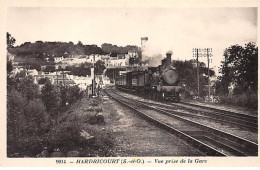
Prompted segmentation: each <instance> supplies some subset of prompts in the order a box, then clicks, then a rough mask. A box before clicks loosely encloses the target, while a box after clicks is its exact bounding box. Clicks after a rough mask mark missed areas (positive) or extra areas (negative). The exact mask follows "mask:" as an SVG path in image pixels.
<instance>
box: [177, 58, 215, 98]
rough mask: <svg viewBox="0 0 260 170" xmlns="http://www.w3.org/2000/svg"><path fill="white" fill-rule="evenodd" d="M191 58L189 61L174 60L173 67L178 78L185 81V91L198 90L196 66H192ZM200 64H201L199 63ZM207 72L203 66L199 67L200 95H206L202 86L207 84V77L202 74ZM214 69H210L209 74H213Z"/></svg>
mask: <svg viewBox="0 0 260 170" xmlns="http://www.w3.org/2000/svg"><path fill="white" fill-rule="evenodd" d="M192 63H193V60H190V61H175V62H174V67H176V70H177V72H178V74H179V80H180V81H181V82H185V85H186V87H185V89H186V90H187V91H193V92H197V91H198V90H197V89H198V76H197V68H195V67H194V66H193V64H192ZM200 65H203V64H202V63H200ZM203 74H205V75H207V74H208V69H207V68H205V67H199V83H200V92H199V94H200V95H206V91H205V89H204V88H203V87H205V85H207V84H208V77H205V76H203ZM214 74H215V73H214V71H213V70H210V76H212V75H214Z"/></svg>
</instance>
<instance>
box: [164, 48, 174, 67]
mask: <svg viewBox="0 0 260 170" xmlns="http://www.w3.org/2000/svg"><path fill="white" fill-rule="evenodd" d="M171 62H172V51H168V52H167V53H166V58H165V59H164V61H163V65H164V66H165V68H166V67H169V66H170V65H171Z"/></svg>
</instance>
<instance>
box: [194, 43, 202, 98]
mask: <svg viewBox="0 0 260 170" xmlns="http://www.w3.org/2000/svg"><path fill="white" fill-rule="evenodd" d="M192 51H193V57H196V60H197V78H198V96H200V75H199V49H198V48H194V49H193V50H192Z"/></svg>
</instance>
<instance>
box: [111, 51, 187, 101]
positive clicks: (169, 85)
mask: <svg viewBox="0 0 260 170" xmlns="http://www.w3.org/2000/svg"><path fill="white" fill-rule="evenodd" d="M171 55H172V53H171V52H167V53H166V58H165V59H163V60H161V65H159V66H157V67H139V68H136V69H132V70H127V71H123V72H121V73H120V74H119V76H117V77H116V80H115V85H116V87H117V88H118V89H119V90H123V91H129V92H132V93H135V94H138V95H141V96H143V97H148V98H151V99H154V100H160V101H166V100H167V101H173V102H179V101H180V100H181V98H180V93H181V92H182V90H183V88H182V86H181V85H180V80H179V75H178V72H177V70H176V68H174V67H173V65H172V61H171Z"/></svg>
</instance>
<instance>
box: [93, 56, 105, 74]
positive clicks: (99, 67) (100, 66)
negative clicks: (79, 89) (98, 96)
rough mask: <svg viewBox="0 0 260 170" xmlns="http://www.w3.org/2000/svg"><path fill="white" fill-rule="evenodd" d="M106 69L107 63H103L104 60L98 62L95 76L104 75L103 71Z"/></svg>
mask: <svg viewBox="0 0 260 170" xmlns="http://www.w3.org/2000/svg"><path fill="white" fill-rule="evenodd" d="M105 69H106V67H105V62H104V61H102V60H98V61H97V62H96V63H95V74H97V75H101V74H103V71H104V70H105Z"/></svg>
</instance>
